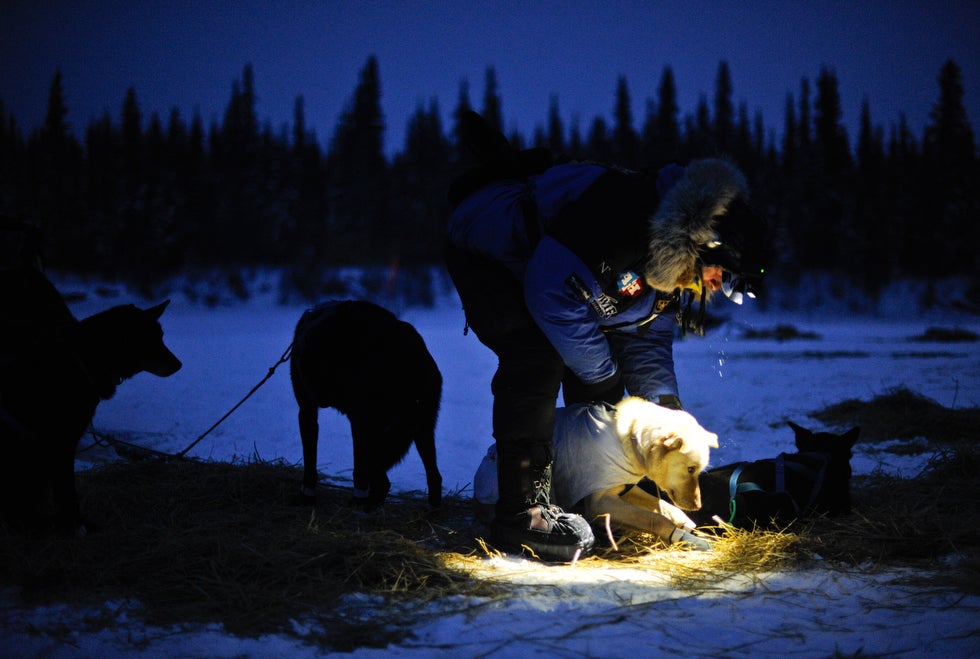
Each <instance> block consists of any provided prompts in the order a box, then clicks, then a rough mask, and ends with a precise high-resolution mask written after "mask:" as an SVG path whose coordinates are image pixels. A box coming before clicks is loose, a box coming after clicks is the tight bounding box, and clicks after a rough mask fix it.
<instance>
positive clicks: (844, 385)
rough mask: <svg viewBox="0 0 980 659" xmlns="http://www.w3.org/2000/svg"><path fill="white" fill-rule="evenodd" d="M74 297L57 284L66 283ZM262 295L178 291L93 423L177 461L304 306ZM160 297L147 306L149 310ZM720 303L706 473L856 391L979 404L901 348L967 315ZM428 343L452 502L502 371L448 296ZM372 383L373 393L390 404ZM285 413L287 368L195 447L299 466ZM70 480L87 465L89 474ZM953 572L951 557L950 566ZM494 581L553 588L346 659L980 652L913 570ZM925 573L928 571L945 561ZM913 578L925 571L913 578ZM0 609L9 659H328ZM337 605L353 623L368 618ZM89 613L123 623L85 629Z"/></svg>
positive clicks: (774, 444)
mask: <svg viewBox="0 0 980 659" xmlns="http://www.w3.org/2000/svg"><path fill="white" fill-rule="evenodd" d="M73 286H74V287H76V289H77V287H78V286H79V284H77V283H74V284H73V283H71V282H66V283H64V284H63V285H62V286H61V287H62V290H63V291H64V290H66V289H67V290H72V287H73ZM271 297H272V296H271V295H270V296H258V297H256V298H254V299H253V300H251V301H249V302H246V303H242V304H238V305H235V306H227V307H217V308H206V307H203V306H201V305H199V304H194V303H191V302H188V301H186V300H185V299H183V297H181V296H175V297H174V300H173V302H172V303H171V305H170V307H169V308H168V310H167V311H166V313H165V314H164V316H163V318H162V323H163V326H164V330H165V339H166V341H167V343H168V345H169V346H170V347H171V349H172V350H173V351H174V353H176V354H177V355H178V356H179V357H180V359H181V360H182V361H183V362H184V367H183V369H182V370H181V371H180V372H178V373H177V374H176V375H174V376H172V377H170V378H167V379H159V378H155V377H153V376H150V375H146V374H142V375H139V376H137V377H136V378H134V379H133V380H131V381H129V382H127V383H125V384H124V385H122V386H121V387H120V389H119V392H118V393H117V395H116V397H115V398H114V399H112V400H110V401H107V402H104V403H102V405H101V406H100V407H99V410H98V412H97V414H96V417H95V421H94V426H95V428H96V429H97V430H99V431H104V432H109V433H111V434H113V435H114V436H116V437H118V438H122V439H129V440H130V441H133V442H134V443H137V444H140V445H143V446H147V447H151V448H155V449H158V450H161V451H166V452H171V453H174V452H178V451H180V450H182V449H184V448H185V447H186V446H188V445H189V444H190V443H191V442H193V441H194V440H195V439H196V438H197V437H198V436H199V435H200V434H201V433H202V432H203V431H204V430H206V429H207V428H208V427H210V426H211V424H212V423H214V422H215V421H216V420H217V419H218V418H220V417H221V416H222V415H223V414H224V413H225V412H227V411H228V410H229V409H230V408H231V407H232V406H233V405H234V404H235V403H237V402H238V401H239V399H241V398H242V396H244V395H245V394H246V393H247V392H248V391H249V390H250V389H251V388H252V386H253V385H255V384H256V383H257V382H258V381H259V380H260V379H261V378H262V377H264V376H265V375H266V373H267V371H268V369H269V368H270V367H271V366H273V365H274V364H275V363H276V361H277V360H278V359H279V357H280V355H281V354H282V353H283V351H284V350H285V349H286V347H287V346H288V345H289V343H290V341H291V336H292V330H293V326H294V325H295V322H296V320H298V318H299V316H300V314H301V313H302V310H303V306H299V305H294V306H286V307H283V306H278V305H277V304H275V303H274V302H273V300H272V299H271ZM132 301H135V302H137V303H144V301H139V300H135V299H133V298H132V297H131V296H128V295H126V294H124V295H122V296H120V297H119V298H113V299H100V298H97V297H95V296H90V297H89V298H87V299H85V300H83V301H80V302H76V303H73V304H72V305H71V306H72V309H73V311H74V312H75V313H76V315H78V316H80V317H81V316H85V315H88V314H90V313H94V312H95V311H99V310H102V309H104V308H107V307H108V306H111V305H113V304H118V303H122V302H132ZM155 301H156V300H150V301H145V303H146V304H148V303H150V302H155ZM752 304H753V303H751V302H749V303H748V304H747V305H746V307H745V308H734V307H732V306H727V307H724V309H723V311H725V312H726V313H728V312H732V318H733V320H732V322H730V323H728V324H726V325H723V326H722V327H720V328H717V329H715V330H714V331H711V332H709V334H708V336H707V337H704V338H690V339H685V340H682V341H678V342H677V343H676V344H675V360H676V365H677V372H678V376H679V379H680V385H681V394H682V399H683V401H684V405H685V407H686V408H687V409H688V410H689V411H690V412H692V413H693V414H694V415H695V416H696V417H697V418H698V419H699V421H700V422H701V423H702V425H704V426H705V427H706V428H708V429H710V430H712V431H715V432H717V433H718V434H719V436H720V448H719V449H718V450H716V451H714V452H713V453H712V462H713V463H714V464H723V463H725V462H731V461H734V460H740V459H755V458H759V457H767V456H772V455H774V454H776V453H779V452H780V451H783V450H792V449H793V436H792V432H791V431H790V430H788V429H787V427H786V425H785V422H786V421H787V420H794V421H797V422H799V423H801V424H803V425H806V426H808V427H812V428H815V429H818V428H819V427H820V426H819V424H818V423H817V422H815V421H814V420H813V419H809V418H807V415H808V413H811V412H815V411H818V410H820V409H822V408H824V407H826V406H827V405H830V404H833V403H838V402H841V401H844V400H846V399H850V398H859V399H865V400H870V399H871V398H874V397H875V396H878V395H881V394H885V393H887V392H888V391H889V390H890V389H893V388H898V387H904V388H908V389H911V390H913V391H915V392H918V393H920V394H923V395H925V396H928V397H929V398H932V399H934V400H935V401H937V402H938V403H940V404H942V405H944V406H947V407H952V406H955V407H978V406H980V346H978V344H976V343H953V344H928V343H913V342H910V341H909V339H910V338H911V337H913V336H917V335H921V334H922V333H923V332H924V331H925V329H927V328H928V327H935V326H941V327H962V328H965V329H969V330H972V331H973V332H977V333H980V319H978V318H977V317H975V316H974V317H967V316H948V315H946V316H936V315H932V314H911V315H905V316H900V315H898V314H888V316H889V317H877V318H874V317H850V318H847V319H842V317H841V316H840V315H836V317H828V316H827V315H825V314H809V315H800V314H797V315H793V314H787V313H761V312H760V311H759V310H758V309H756V308H753V307H752ZM398 311H400V312H401V313H400V315H401V317H402V318H403V319H404V320H407V321H409V322H411V323H413V324H414V325H415V326H416V327H417V328H418V330H419V332H420V333H421V334H422V336H423V337H424V338H425V340H426V342H427V344H428V346H429V349H430V351H431V352H432V353H433V356H434V357H435V359H436V361H437V362H438V363H439V365H440V368H441V369H442V372H443V376H444V381H445V383H444V392H443V403H442V412H441V416H440V420H439V426H438V429H437V446H438V451H439V463H440V469H441V471H442V475H443V478H444V481H445V482H444V485H445V488H446V489H447V490H461V489H466V488H468V486H469V484H470V483H471V481H472V478H473V474H474V471H475V470H476V467H477V465H478V464H479V462H480V459H481V458H482V456H483V454H484V453H485V450H486V448H487V446H489V444H490V443H491V431H490V408H491V397H490V391H489V381H490V376H491V374H492V373H493V369H494V365H495V359H494V357H493V355H492V354H491V353H490V352H489V351H488V350H487V349H485V348H484V347H483V346H482V345H481V344H480V343H479V342H478V341H477V339H476V338H475V336H473V335H472V334H470V335H468V336H464V335H463V324H464V323H463V316H462V312H461V310H460V308H459V305H458V302H457V301H456V300H455V298H454V297H453V296H452V295H450V294H447V295H446V296H445V298H444V299H442V300H440V301H439V303H438V304H437V305H436V306H435V307H434V308H432V309H421V308H407V309H402V310H398ZM777 324H791V325H794V326H795V327H797V328H798V329H800V330H801V331H811V332H815V333H816V334H818V335H819V337H820V338H818V339H806V340H794V341H785V342H779V341H775V340H745V339H743V338H741V335H742V332H743V330H744V329H745V328H748V327H754V328H763V329H764V328H771V327H775V326H776V325H777ZM384 393H385V392H384V383H383V382H382V383H379V388H378V391H377V392H376V394H377V395H379V396H380V397H382V398H383V397H384ZM295 412H296V407H295V402H294V400H293V398H292V393H291V390H290V385H289V376H288V369H287V368H286V367H281V368H280V369H279V371H278V372H277V373H276V374H275V375H274V376H273V377H272V378H271V379H270V380H269V381H268V382H267V383H266V384H265V385H264V386H263V387H262V388H261V389H259V391H258V392H257V393H256V394H255V395H254V396H253V397H252V398H251V399H250V400H249V401H247V402H246V403H245V404H244V405H243V406H242V407H241V408H240V409H239V410H238V411H236V412H235V413H234V414H233V415H232V416H231V417H229V418H228V420H226V421H225V422H224V423H222V424H221V425H220V426H219V427H218V428H217V429H216V430H215V431H214V432H213V433H211V434H210V435H208V436H207V437H206V438H205V439H204V440H203V441H201V442H200V443H199V444H198V445H197V446H196V447H195V448H194V449H193V450H192V451H191V453H190V455H196V456H201V457H208V458H213V459H218V460H226V459H231V458H233V457H236V456H238V457H243V456H252V455H256V456H258V457H260V458H262V459H265V460H271V459H276V458H284V459H285V460H287V461H290V462H296V463H298V462H299V461H300V456H301V451H300V442H299V437H298V431H297V425H296V419H295ZM320 424H321V440H320V453H319V469H320V471H321V472H323V473H325V474H328V475H330V476H336V477H339V478H349V477H350V473H351V469H352V455H351V444H350V439H349V426H348V424H347V421H346V419H345V418H344V417H342V416H340V415H339V414H338V413H336V412H334V411H331V410H325V411H323V412H321V415H320ZM922 464H923V458H922V457H899V456H897V455H895V454H892V453H882V452H880V451H870V450H867V448H866V447H862V446H861V445H860V444H859V445H858V447H857V455H856V456H855V458H854V461H853V465H854V468H855V472H856V473H857V474H862V473H869V472H871V471H873V470H875V469H878V468H884V469H885V470H887V471H890V472H895V473H900V474H903V475H906V476H912V475H914V474H915V473H917V471H918V470H919V469H920V468H921V467H922ZM78 467H79V468H83V467H84V464H83V463H82V461H80V462H79V465H78ZM390 476H391V480H392V483H393V487H394V488H395V489H396V490H397V489H404V490H415V489H420V488H421V487H423V484H424V482H425V479H424V474H423V470H422V465H421V463H420V461H419V459H418V456H417V455H416V454H415V453H414V451H412V452H410V453H409V454H408V456H407V458H406V459H405V461H404V462H403V463H402V464H401V465H399V466H397V467H396V468H394V469H393V470H392V472H391V474H390ZM951 560H955V559H951ZM485 569H486V571H487V574H488V575H489V576H492V577H493V578H496V579H505V580H510V581H512V582H514V583H525V584H537V585H540V584H547V585H550V586H551V587H550V588H540V587H535V588H533V589H528V590H527V591H526V592H524V591H522V592H521V596H515V597H513V598H511V599H508V600H494V601H493V602H483V601H479V600H470V599H466V600H463V599H455V598H454V599H452V600H450V601H442V602H436V603H434V604H431V605H429V608H428V612H427V613H426V614H423V615H422V616H420V618H419V620H418V623H417V625H416V627H415V636H414V638H412V639H410V640H407V641H405V642H403V643H402V644H400V645H398V646H389V647H388V648H385V649H383V650H377V649H368V648H364V649H361V650H358V651H356V652H355V653H354V654H355V655H356V656H363V657H370V656H379V657H380V656H418V657H433V656H447V657H455V656H503V657H510V656H513V657H518V656H519V657H525V656H532V655H547V656H560V657H566V656H567V657H582V656H603V657H605V656H609V657H612V656H663V655H665V656H674V655H687V656H714V657H721V656H775V655H795V656H828V655H835V654H839V655H842V656H851V655H856V654H861V655H862V656H876V655H889V656H894V655H908V656H917V657H919V656H935V657H954V656H955V657H960V656H977V655H980V615H978V614H980V597H976V596H963V595H962V594H961V593H957V592H951V591H949V590H947V589H945V588H940V587H937V588H935V589H930V588H925V587H923V586H922V585H921V583H922V581H921V580H917V583H918V584H919V585H916V586H913V585H910V583H909V579H908V577H909V576H911V574H910V573H909V572H908V571H906V570H898V569H888V570H880V569H878V568H876V567H874V566H870V565H869V566H862V567H858V568H855V569H853V570H851V571H849V572H844V571H841V570H840V569H833V570H821V569H807V570H805V571H789V572H785V573H776V574H769V575H762V576H761V577H754V578H752V579H749V578H744V579H743V578H736V579H734V580H726V581H722V582H719V583H717V584H716V585H715V586H714V587H713V588H711V589H709V590H706V591H702V592H687V591H678V590H676V589H675V588H673V587H671V586H670V585H669V584H667V583H664V582H658V581H657V578H656V577H653V576H651V575H650V573H648V572H643V571H641V570H636V569H631V568H626V567H624V568H622V569H610V570H595V569H590V570H581V569H579V570H576V568H575V567H569V566H542V565H540V564H537V563H528V562H526V561H517V560H508V559H500V558H497V559H487V561H486V566H485ZM935 569H936V570H937V571H941V570H942V569H943V566H942V565H938V564H937V565H936V566H935ZM915 576H917V577H921V576H923V574H922V573H921V572H919V573H916V574H915ZM0 601H2V602H4V605H5V606H4V608H3V609H2V612H0V654H2V655H3V656H45V657H62V656H64V657H70V656H98V655H106V656H120V655H136V654H147V655H150V656H162V655H168V656H208V657H232V656H297V657H299V656H322V652H319V651H318V650H317V649H316V648H313V647H305V646H303V645H301V644H299V643H298V642H297V641H296V639H295V638H293V637H286V636H283V637H278V636H271V637H262V638H259V639H242V638H237V637H234V636H232V635H229V634H227V633H224V632H223V630H222V629H220V628H218V627H214V626H211V627H194V626H188V627H186V628H176V629H173V628H167V629H154V628H146V627H145V626H143V625H142V623H140V622H139V620H138V618H137V617H136V616H134V615H132V612H131V609H132V607H134V606H138V603H133V602H107V603H106V604H105V606H104V608H103V610H102V611H98V612H93V611H77V610H73V609H70V608H67V607H62V606H52V607H38V608H27V609H24V608H21V607H20V606H19V605H18V603H17V601H16V597H15V595H14V593H12V592H6V593H4V594H3V597H2V598H0ZM381 605H383V601H381V600H375V599H373V598H371V597H366V596H353V597H351V598H350V606H351V608H352V610H356V609H358V608H362V607H372V606H381ZM91 615H100V616H104V615H112V616H114V617H115V618H116V620H117V624H116V625H114V626H113V627H111V628H109V629H106V630H104V631H98V632H86V631H85V627H86V624H85V619H86V617H87V616H91Z"/></svg>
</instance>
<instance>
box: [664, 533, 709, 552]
mask: <svg viewBox="0 0 980 659" xmlns="http://www.w3.org/2000/svg"><path fill="white" fill-rule="evenodd" d="M670 544H672V545H678V546H679V547H680V548H681V549H691V550H693V551H711V550H712V549H714V545H713V544H712V543H711V541H710V540H708V539H707V538H704V537H702V536H699V535H695V534H694V533H692V532H691V531H688V530H687V529H683V528H677V529H674V532H673V533H671V534H670Z"/></svg>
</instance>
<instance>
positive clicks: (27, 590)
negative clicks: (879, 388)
mask: <svg viewBox="0 0 980 659" xmlns="http://www.w3.org/2000/svg"><path fill="white" fill-rule="evenodd" d="M910 407H915V409H913V410H911V411H910V410H909V408H910ZM900 414H904V415H906V416H902V417H901V420H900V421H896V416H897V415H900ZM814 416H815V417H817V418H818V419H820V420H821V421H823V422H824V423H825V424H827V425H829V426H837V425H839V426H841V427H844V426H850V425H861V427H862V438H861V442H862V443H865V442H876V441H881V440H882V439H884V438H888V439H893V438H896V437H898V438H902V437H907V436H912V437H919V438H922V437H924V438H926V439H928V440H929V446H931V447H932V449H931V450H934V451H935V455H934V457H933V458H932V460H931V461H930V463H929V466H928V467H927V468H926V469H925V470H924V471H923V472H922V473H921V474H919V475H918V476H916V477H915V478H911V479H904V480H901V479H896V478H891V477H887V476H885V475H880V474H879V475H872V476H870V477H861V478H855V480H854V482H853V490H854V499H855V512H854V513H853V514H852V515H848V516H845V517H840V518H820V519H815V520H806V521H804V522H797V523H795V524H793V525H791V526H790V527H789V528H787V529H782V530H778V531H754V532H745V531H734V530H732V531H730V532H729V533H727V534H725V535H724V536H722V537H721V538H720V539H719V540H718V541H717V546H716V549H715V551H714V552H711V553H710V555H707V556H706V555H704V554H701V555H700V556H697V557H694V556H693V554H695V553H697V552H684V551H680V550H676V549H672V548H671V549H667V548H664V547H663V546H662V545H658V544H657V543H656V541H655V540H654V539H653V538H652V536H648V535H645V534H635V535H632V536H627V537H625V538H619V542H618V548H616V549H613V548H612V547H609V546H604V547H603V548H601V549H600V550H599V551H598V552H596V554H595V555H594V556H591V557H588V558H585V559H582V560H581V561H579V562H578V564H577V565H576V566H575V568H574V569H578V570H588V569H590V568H593V567H598V568H603V569H608V568H610V567H613V568H614V567H616V566H628V567H630V568H633V569H637V568H639V569H643V570H650V571H656V572H659V573H661V574H662V575H664V576H665V577H666V578H667V579H668V580H669V582H670V583H672V584H673V585H674V586H676V587H677V588H679V589H690V590H693V591H696V590H698V589H699V588H702V587H708V586H709V584H712V585H713V584H717V583H718V582H719V579H720V578H724V577H726V576H732V575H750V576H751V575H754V574H759V573H764V572H771V571H774V570H778V569H786V568H791V567H795V566H803V565H806V564H808V562H810V561H811V560H812V558H813V557H814V556H815V555H819V556H821V557H822V559H823V560H822V561H821V565H823V566H824V567H827V568H833V566H834V565H835V564H836V565H840V566H842V567H845V566H847V565H849V564H854V563H862V564H868V563H869V562H870V563H879V564H882V565H889V566H890V565H907V566H926V567H936V566H937V565H938V562H939V560H940V559H941V557H948V556H956V557H957V559H956V560H955V561H946V560H945V558H942V560H944V561H945V567H944V571H945V574H946V575H948V578H950V579H951V580H953V581H954V582H955V584H956V587H957V588H959V589H962V590H963V591H965V592H980V579H978V574H980V569H978V566H980V561H978V558H977V557H978V555H980V553H978V547H980V537H978V532H977V528H978V521H980V520H978V519H977V515H978V511H980V487H978V485H977V482H978V479H977V470H978V468H980V464H978V462H980V451H978V449H977V447H976V445H975V442H974V439H975V431H974V430H973V429H975V428H978V427H980V409H971V410H963V409H957V410H950V409H946V408H942V407H941V406H939V405H937V404H935V403H933V402H932V401H928V400H925V399H922V398H921V397H918V396H916V395H915V394H912V393H910V392H906V391H900V392H892V393H890V394H888V395H886V396H882V397H880V398H878V399H875V400H874V401H871V402H867V403H861V402H856V401H848V402H845V403H842V404H840V405H837V406H834V407H832V408H828V409H827V410H823V411H821V412H818V413H815V414H814ZM77 478H78V486H79V492H80V496H81V503H82V509H83V510H84V511H85V512H86V514H87V515H88V516H89V517H90V518H91V519H93V520H97V522H98V523H100V524H101V525H102V529H101V530H100V531H98V532H94V533H92V534H90V535H89V536H88V537H87V538H85V539H82V540H77V539H66V538H62V537H52V536H49V535H35V536H25V535H23V534H15V533H12V532H10V531H8V530H6V529H3V528H2V527H0V586H7V587H13V588H14V589H16V590H17V592H19V593H20V594H21V596H22V597H23V600H24V601H25V603H27V604H37V603H44V602H55V601H56V602H65V603H69V604H73V605H95V606H98V605H99V604H100V603H102V602H105V601H107V600H121V601H137V602H138V603H139V607H138V612H139V613H138V614H139V615H140V616H142V617H143V618H145V620H146V622H147V623H150V624H157V625H166V624H178V623H184V622H191V623H221V624H223V625H224V627H225V629H226V630H227V631H230V632H232V633H235V634H239V635H246V636H257V635H261V634H263V633H271V632H286V633H296V634H300V635H302V636H305V637H306V638H307V639H308V640H311V641H313V642H317V643H321V644H323V645H324V646H325V647H326V646H329V647H331V648H333V649H338V650H341V649H344V648H353V647H359V646H361V647H363V646H369V645H375V646H383V645H385V644H386V643H388V642H389V641H392V640H396V639H397V638H399V637H403V636H404V635H406V634H409V633H410V629H408V628H407V627H406V626H403V625H400V624H399V620H401V619H407V618H408V617H410V616H408V614H407V613H406V612H409V611H412V610H416V611H417V610H420V607H423V606H424V605H425V604H426V603H428V602H431V601H433V600H435V599H442V598H446V597H448V596H453V595H460V596H464V597H478V598H495V597H507V596H509V594H512V591H511V590H509V589H510V588H512V586H508V585H507V584H506V583H504V582H501V581H499V580H494V579H486V578H483V577H481V576H480V574H483V571H479V574H477V569H476V568H477V567H479V566H481V565H483V564H484V563H485V560H484V559H485V557H486V555H487V551H491V552H492V549H490V548H488V547H486V545H484V544H483V543H482V541H481V538H482V536H484V535H485V529H484V528H483V527H482V526H481V525H480V524H479V523H478V522H475V521H474V518H473V516H472V514H471V512H472V511H471V503H470V499H469V496H468V495H467V494H465V493H450V494H449V495H448V496H446V497H445V498H444V504H443V507H442V508H441V509H439V510H436V511H433V510H430V509H429V508H428V506H427V504H426V503H425V497H424V495H423V494H422V493H417V494H408V495H404V496H393V497H391V498H389V501H388V503H386V504H385V506H384V508H383V509H382V510H380V511H378V512H376V513H372V514H366V515H365V514H357V513H355V512H353V511H352V509H350V508H349V507H348V506H347V505H346V503H347V500H348V498H349V490H348V489H347V488H346V487H333V486H329V485H326V486H324V487H322V488H321V490H320V493H319V501H318V504H317V506H316V508H315V509H314V508H310V507H302V506H294V505H291V503H290V499H291V498H292V496H293V494H294V493H295V492H296V490H297V488H298V483H299V481H300V478H301V470H300V469H299V467H297V466H294V465H288V464H283V463H281V462H262V461H250V462H239V463H233V464H230V463H224V462H202V461H194V460H161V459H146V460H140V461H114V462H110V463H107V464H105V465H103V466H100V467H97V468H94V469H91V470H88V471H84V472H80V473H79V474H78V476H77ZM364 596H367V599H366V600H359V599H357V598H359V597H364ZM352 597H354V600H352V599H351V598H352ZM352 601H354V602H361V601H363V602H365V604H364V605H363V607H362V610H361V614H360V615H358V614H356V613H355V614H352V613H351V611H352V606H351V602H352ZM341 602H344V603H345V605H344V606H343V607H341V606H339V604H340V603H341ZM355 608H356V607H355ZM297 621H300V622H301V626H302V629H303V630H304V631H297V625H298V624H299V623H298V622H297ZM318 623H319V624H318ZM104 624H105V625H111V624H112V623H111V620H107V621H105V623H104ZM314 629H315V630H316V631H312V630H314Z"/></svg>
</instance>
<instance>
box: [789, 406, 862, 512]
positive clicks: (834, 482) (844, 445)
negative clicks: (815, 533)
mask: <svg viewBox="0 0 980 659" xmlns="http://www.w3.org/2000/svg"><path fill="white" fill-rule="evenodd" d="M788 423H789V427H790V428H792V429H793V432H794V433H795V434H796V449H797V450H798V451H799V452H800V453H819V454H823V455H826V456H827V470H826V473H825V476H824V481H825V482H824V484H823V487H822V489H821V492H820V495H819V501H820V504H821V507H822V508H823V509H825V510H826V512H828V513H830V514H832V515H836V514H841V513H847V512H850V510H851V458H852V457H853V456H854V452H853V450H852V449H853V448H854V444H855V443H856V442H857V440H858V436H859V435H860V434H861V429H860V428H858V427H854V428H851V429H850V430H848V431H847V432H845V433H842V434H840V435H835V434H834V433H831V432H813V431H812V430H808V429H806V428H803V427H802V426H798V425H796V424H795V423H793V422H792V421H789V422H788Z"/></svg>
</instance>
